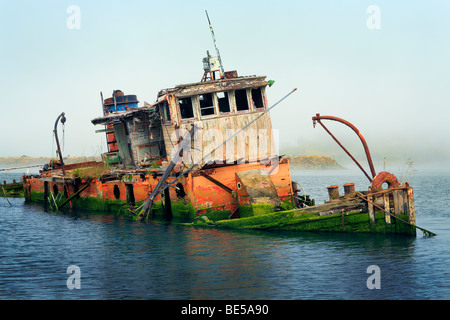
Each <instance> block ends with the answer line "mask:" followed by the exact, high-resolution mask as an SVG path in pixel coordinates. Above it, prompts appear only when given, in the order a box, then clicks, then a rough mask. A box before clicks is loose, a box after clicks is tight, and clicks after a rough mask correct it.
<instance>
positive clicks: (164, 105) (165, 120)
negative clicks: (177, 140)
mask: <svg viewBox="0 0 450 320" xmlns="http://www.w3.org/2000/svg"><path fill="white" fill-rule="evenodd" d="M158 107H159V114H160V116H161V120H162V121H161V123H162V124H165V125H171V124H172V115H171V114H170V106H169V101H167V100H163V101H161V102H160V103H158Z"/></svg>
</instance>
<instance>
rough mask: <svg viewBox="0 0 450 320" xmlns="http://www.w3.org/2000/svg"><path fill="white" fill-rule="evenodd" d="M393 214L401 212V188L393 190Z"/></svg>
mask: <svg viewBox="0 0 450 320" xmlns="http://www.w3.org/2000/svg"><path fill="white" fill-rule="evenodd" d="M393 195H394V214H395V215H398V214H400V213H401V212H402V208H403V195H402V191H401V190H394V192H393Z"/></svg>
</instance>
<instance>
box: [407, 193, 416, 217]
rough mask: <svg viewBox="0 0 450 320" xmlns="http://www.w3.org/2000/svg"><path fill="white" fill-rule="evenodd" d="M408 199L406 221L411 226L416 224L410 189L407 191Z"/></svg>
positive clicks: (412, 196)
mask: <svg viewBox="0 0 450 320" xmlns="http://www.w3.org/2000/svg"><path fill="white" fill-rule="evenodd" d="M407 197H408V220H409V223H411V224H416V210H415V207H414V192H413V189H412V188H408V190H407Z"/></svg>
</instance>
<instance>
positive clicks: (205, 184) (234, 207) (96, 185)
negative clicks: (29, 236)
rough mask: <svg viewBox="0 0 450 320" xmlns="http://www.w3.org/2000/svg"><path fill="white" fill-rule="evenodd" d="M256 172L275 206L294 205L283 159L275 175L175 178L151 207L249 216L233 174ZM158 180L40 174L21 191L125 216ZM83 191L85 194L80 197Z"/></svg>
mask: <svg viewBox="0 0 450 320" xmlns="http://www.w3.org/2000/svg"><path fill="white" fill-rule="evenodd" d="M78 167H81V165H80V164H79V165H78ZM271 169H272V172H270V171H271ZM254 170H261V171H264V172H270V173H271V175H270V179H271V182H272V184H273V186H274V190H276V194H275V196H276V197H277V198H278V199H280V203H279V205H281V203H284V204H286V205H292V196H293V190H292V184H291V179H290V169H289V160H288V159H281V160H280V161H279V164H278V166H277V168H276V170H273V168H272V167H271V165H266V164H262V163H259V162H255V163H246V164H235V165H223V166H217V167H214V168H209V169H200V170H193V171H192V172H190V173H189V174H188V175H187V177H182V178H181V179H179V180H178V181H177V184H176V187H175V188H168V189H167V190H168V192H167V195H166V196H162V195H158V196H157V197H156V199H155V202H157V203H159V204H161V206H162V205H163V204H164V202H166V205H167V202H168V201H170V204H171V207H172V210H171V211H172V214H173V215H174V216H182V217H183V216H184V217H189V218H195V217H197V216H199V215H203V214H208V215H209V216H210V217H228V216H229V215H230V214H232V213H236V211H238V210H239V209H240V208H241V209H242V208H245V207H246V208H245V209H244V210H245V214H251V213H252V210H253V208H252V206H253V205H254V203H252V202H251V201H249V200H248V198H246V195H241V194H240V193H239V194H238V191H239V190H238V188H237V183H236V181H237V176H236V174H238V173H240V172H247V171H254ZM275 171H276V172H275ZM176 175H177V172H175V173H174V175H173V176H171V177H169V178H168V179H167V183H170V182H171V181H173V180H174V179H175V177H176ZM160 177H161V170H154V171H151V170H146V171H143V170H132V171H130V170H129V171H111V172H110V173H108V174H105V175H103V176H102V177H99V178H92V179H88V178H70V174H69V175H67V176H60V175H53V176H51V175H49V174H48V175H45V174H44V175H42V176H24V179H23V181H24V184H23V186H24V191H25V198H26V200H27V201H31V202H44V203H49V204H50V205H52V206H54V207H56V208H60V206H61V204H62V203H64V201H66V200H68V199H70V198H71V197H72V196H73V195H74V194H76V197H73V198H72V199H70V201H69V202H67V206H68V207H72V208H81V209H93V210H102V211H117V210H124V211H127V210H126V209H127V208H128V207H130V206H133V207H135V206H138V205H139V204H140V203H142V202H144V201H145V200H146V199H147V198H148V196H149V194H150V193H151V192H152V191H153V189H154V188H155V187H156V185H157V184H158V181H159V179H160ZM81 188H84V190H82V191H81V192H79V190H80V189H81ZM268 203H269V202H268ZM64 205H66V204H64ZM161 206H160V208H161ZM275 207H276V205H275V204H273V205H272V209H274V210H275V209H276V208H275ZM166 209H167V208H166ZM157 211H158V210H157ZM245 214H244V215H245Z"/></svg>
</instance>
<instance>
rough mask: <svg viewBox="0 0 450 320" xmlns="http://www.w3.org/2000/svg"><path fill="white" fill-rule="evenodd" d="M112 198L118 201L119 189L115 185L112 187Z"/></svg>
mask: <svg viewBox="0 0 450 320" xmlns="http://www.w3.org/2000/svg"><path fill="white" fill-rule="evenodd" d="M114 197H115V198H116V200H119V199H120V189H119V186H118V185H117V184H115V185H114Z"/></svg>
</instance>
